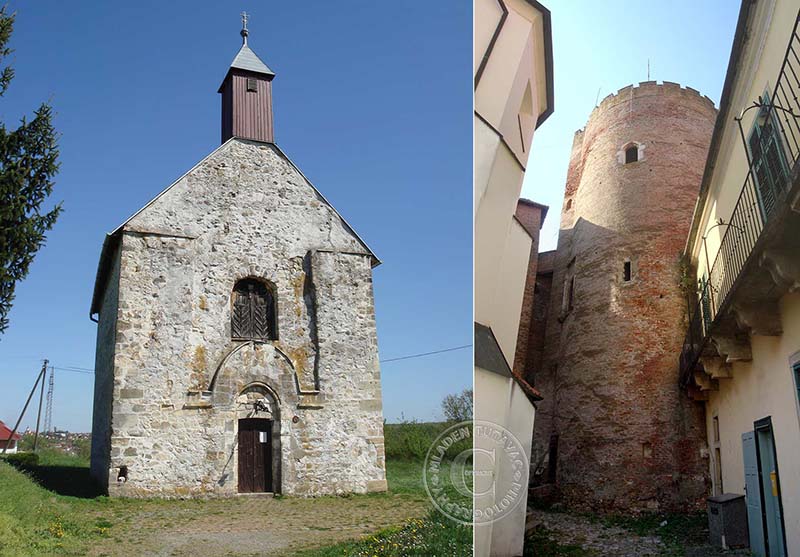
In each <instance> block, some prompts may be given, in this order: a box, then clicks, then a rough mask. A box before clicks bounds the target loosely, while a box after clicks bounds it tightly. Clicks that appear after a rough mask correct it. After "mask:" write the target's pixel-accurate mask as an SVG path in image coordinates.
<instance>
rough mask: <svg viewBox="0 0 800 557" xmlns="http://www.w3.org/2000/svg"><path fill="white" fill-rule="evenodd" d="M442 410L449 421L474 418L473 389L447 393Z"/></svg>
mask: <svg viewBox="0 0 800 557" xmlns="http://www.w3.org/2000/svg"><path fill="white" fill-rule="evenodd" d="M442 412H444V417H445V419H446V420H447V421H448V422H463V421H466V420H471V419H472V389H464V390H463V391H462V392H461V393H459V394H455V395H447V396H446V397H444V400H442Z"/></svg>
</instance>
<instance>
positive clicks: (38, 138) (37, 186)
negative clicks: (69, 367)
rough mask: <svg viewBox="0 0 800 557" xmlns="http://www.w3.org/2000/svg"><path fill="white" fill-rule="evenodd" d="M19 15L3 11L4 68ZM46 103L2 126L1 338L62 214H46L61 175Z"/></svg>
mask: <svg viewBox="0 0 800 557" xmlns="http://www.w3.org/2000/svg"><path fill="white" fill-rule="evenodd" d="M14 17H15V14H13V13H8V9H7V7H6V6H4V7H2V8H0V64H1V63H2V61H3V60H5V59H6V57H7V56H8V55H9V54H10V53H11V49H10V48H8V41H9V39H10V38H11V33H12V32H13V30H14ZM13 78H14V69H13V68H11V67H10V66H6V67H5V68H3V70H2V71H1V72H0V96H2V95H4V94H5V92H6V90H7V89H8V86H9V84H10V83H11V80H12V79H13ZM52 117H53V110H52V107H51V106H50V105H49V104H48V103H42V105H41V106H40V107H39V108H38V109H37V110H36V111H35V112H34V117H33V119H32V120H30V121H28V119H27V118H23V119H22V122H21V123H20V126H19V127H18V128H17V129H14V130H8V129H7V128H6V126H5V124H3V123H0V333H3V332H4V331H5V330H6V328H7V327H8V314H9V312H10V311H11V305H12V302H13V301H14V290H15V288H16V285H17V283H18V282H19V281H20V280H22V279H24V278H25V276H26V275H27V274H28V268H29V267H30V264H31V262H32V261H33V257H34V256H35V255H36V252H37V251H38V250H39V248H40V247H42V245H43V244H44V242H45V232H47V231H48V230H50V229H51V228H52V227H53V225H54V224H55V222H56V219H57V218H58V215H59V214H60V213H61V205H60V204H58V205H56V206H55V207H54V208H53V209H52V210H50V211H49V212H46V213H43V212H42V208H41V206H42V203H43V202H44V201H45V200H46V199H47V198H48V196H49V195H50V193H51V192H52V191H53V177H54V176H55V174H56V173H57V172H58V144H57V138H56V132H55V129H54V128H53V124H52Z"/></svg>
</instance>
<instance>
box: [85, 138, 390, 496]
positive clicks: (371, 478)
mask: <svg viewBox="0 0 800 557" xmlns="http://www.w3.org/2000/svg"><path fill="white" fill-rule="evenodd" d="M245 277H255V278H258V279H261V280H263V281H265V282H266V283H268V284H269V285H271V287H272V288H273V289H274V291H275V298H276V305H277V324H278V326H277V328H278V340H276V341H272V342H267V343H254V342H243V341H232V340H231V338H230V322H231V304H232V297H231V293H232V289H233V287H234V284H235V282H236V281H237V280H239V279H242V278H245ZM112 282H113V281H112ZM109 290H110V289H109ZM107 311H108V312H110V311H113V307H112V305H110V304H109V307H105V304H104V306H103V307H102V308H101V315H102V314H104V313H106V312H107ZM101 321H102V318H101ZM101 350H107V348H106V347H105V346H101V345H100V343H99V344H98V353H99V352H100V351H101ZM259 397H261V398H264V399H265V400H267V401H268V404H269V406H270V408H269V409H268V410H267V411H262V412H260V413H258V414H254V410H253V407H252V404H250V403H252V401H253V400H255V399H256V398H259ZM245 417H260V418H270V419H272V420H273V421H274V425H273V443H274V449H273V455H274V456H273V460H275V461H279V463H280V466H279V467H278V470H277V471H276V473H275V474H274V475H273V478H274V479H275V481H276V483H277V485H276V491H278V492H281V493H284V494H289V495H301V496H313V495H323V494H337V493H350V492H356V493H364V492H368V491H380V490H385V489H386V480H385V461H384V448H383V416H382V406H381V391H380V371H379V365H378V347H377V335H376V329H375V318H374V304H373V291H372V270H371V257H370V255H369V254H368V252H367V251H366V250H365V248H364V246H363V245H362V244H361V243H360V242H359V241H358V240H357V238H356V237H355V236H354V235H353V234H352V232H351V231H350V230H349V229H348V228H347V226H346V225H345V224H344V223H343V222H342V220H341V219H340V218H339V217H338V215H336V213H335V212H334V211H333V210H332V209H331V208H330V207H329V206H328V205H327V204H326V203H325V202H324V201H323V200H322V199H321V198H320V197H319V196H318V195H317V194H316V193H315V192H314V190H313V189H312V187H311V186H310V184H308V183H307V182H306V180H305V179H304V178H303V177H302V175H301V174H300V173H299V172H298V171H297V169H295V168H294V167H293V165H292V164H291V163H290V162H289V161H288V160H287V159H286V158H284V156H283V155H282V154H281V153H280V152H279V151H278V150H277V149H276V148H275V147H274V146H272V145H267V144H259V143H255V142H249V141H243V140H232V141H230V142H228V143H226V144H225V145H224V146H223V147H222V148H221V149H218V150H217V151H216V152H214V153H213V154H212V155H210V156H209V157H207V158H206V159H205V160H204V161H203V162H201V164H199V165H198V166H197V167H196V168H194V169H193V170H192V171H190V172H189V173H188V174H187V175H186V176H185V177H183V178H182V179H181V180H180V181H179V182H178V183H177V184H176V185H174V186H173V187H172V188H170V189H169V190H167V191H166V192H165V193H164V194H162V195H161V196H159V197H158V198H156V200H154V201H153V202H152V203H151V204H149V205H148V206H147V207H145V209H144V210H143V211H141V212H140V213H138V214H137V215H136V216H134V217H133V218H132V219H131V220H130V221H129V222H128V223H127V224H126V226H125V227H124V230H123V232H122V242H121V258H120V274H119V311H118V319H117V327H116V347H115V350H114V374H113V413H112V423H111V427H112V434H111V447H110V466H109V468H110V472H109V473H110V476H111V477H110V479H109V491H110V493H111V494H119V495H127V496H145V495H147V496H149V495H158V496H165V497H176V496H190V495H191V496H195V495H231V494H234V493H236V492H237V487H238V483H237V482H238V478H237V468H238V460H237V430H238V420H239V419H241V418H245ZM100 461H101V460H100V459H99V458H98V462H100ZM123 466H124V467H126V468H127V473H128V476H127V481H125V482H117V481H116V479H117V475H118V474H119V471H120V469H121V468H122V467H123Z"/></svg>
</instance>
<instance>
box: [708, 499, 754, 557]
mask: <svg viewBox="0 0 800 557" xmlns="http://www.w3.org/2000/svg"><path fill="white" fill-rule="evenodd" d="M708 532H709V537H710V538H711V543H712V544H713V545H717V546H719V547H721V548H723V549H730V548H738V547H748V546H749V545H750V538H749V536H748V532H747V504H746V503H745V500H744V495H738V494H736V493H723V494H722V495H717V496H715V497H709V498H708Z"/></svg>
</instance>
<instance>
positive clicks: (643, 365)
mask: <svg viewBox="0 0 800 557" xmlns="http://www.w3.org/2000/svg"><path fill="white" fill-rule="evenodd" d="M715 118H716V110H715V109H714V106H713V103H712V102H711V101H710V100H709V99H707V98H705V97H703V96H701V95H699V94H698V93H697V92H696V91H694V90H691V89H682V88H681V87H680V86H679V85H677V84H672V83H664V84H663V85H656V83H655V82H647V83H642V84H640V85H639V86H638V87H632V86H631V87H626V88H624V89H622V90H620V91H619V92H618V93H617V94H616V95H611V96H609V97H607V98H606V99H604V100H603V101H602V103H601V104H600V106H598V107H597V108H596V109H595V110H594V111H593V112H592V115H591V116H590V118H589V121H588V123H587V125H586V127H585V129H584V130H581V131H579V132H577V133H576V134H575V140H574V143H573V152H572V156H571V158H570V167H569V171H568V177H567V188H566V194H565V198H564V206H563V208H562V214H561V232H560V234H559V241H558V248H557V250H556V259H555V264H554V272H553V279H552V293H551V298H550V309H549V312H548V319H547V326H546V339H545V354H544V361H543V363H542V366H541V370H538V371H537V377H536V387H537V388H538V389H539V390H540V392H541V393H542V395H543V396H544V400H543V401H542V402H541V403H540V406H539V409H538V411H537V415H536V424H535V432H534V443H535V449H534V453H535V454H537V455H545V454H546V453H547V447H548V444H549V442H550V438H551V436H552V435H558V448H559V450H558V473H557V478H558V483H559V485H560V487H561V490H562V493H563V495H564V498H565V500H566V502H567V503H568V504H569V505H570V506H572V507H579V508H580V507H583V508H586V507H592V508H593V509H595V510H597V509H607V510H617V511H626V512H627V511H639V510H657V509H658V510H683V509H687V508H700V506H701V505H703V504H704V502H703V499H704V496H705V495H706V492H707V472H706V471H707V463H706V462H705V458H706V457H707V451H706V447H705V441H704V431H703V409H702V407H701V406H700V405H698V404H697V403H693V402H691V401H690V400H688V398H687V397H685V396H683V395H682V394H681V393H680V391H679V389H678V355H679V354H680V350H681V343H682V339H683V336H684V333H685V329H684V327H685V323H684V309H685V301H684V299H683V298H682V296H681V293H680V290H679V287H678V284H679V273H678V260H679V256H680V253H681V251H682V248H683V244H684V242H685V239H686V235H687V233H688V228H689V224H690V221H691V218H692V211H693V208H694V204H695V199H696V197H697V192H698V190H699V186H700V180H701V176H702V172H703V168H704V165H705V159H706V154H707V151H708V145H709V141H710V138H711V133H712V129H713V126H714V121H715ZM632 143H635V144H636V145H638V146H639V151H640V153H642V154H643V157H642V158H640V160H639V161H638V162H633V163H629V164H623V163H624V148H625V146H626V145H630V144H632ZM621 155H622V157H621ZM620 159H621V160H620ZM625 261H629V262H630V263H631V269H632V279H631V280H630V281H625V280H624V277H623V269H624V263H625ZM570 285H572V290H573V296H572V301H571V302H570V296H569V290H570ZM545 461H546V459H545ZM545 466H546V464H545Z"/></svg>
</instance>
